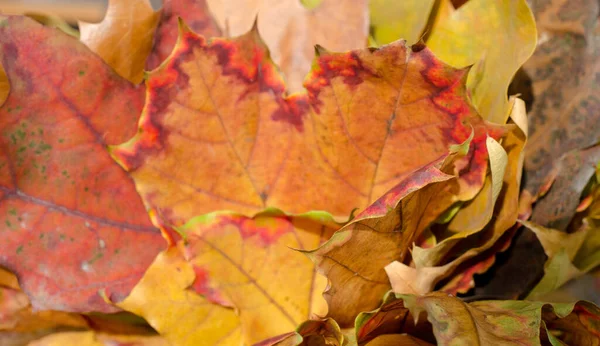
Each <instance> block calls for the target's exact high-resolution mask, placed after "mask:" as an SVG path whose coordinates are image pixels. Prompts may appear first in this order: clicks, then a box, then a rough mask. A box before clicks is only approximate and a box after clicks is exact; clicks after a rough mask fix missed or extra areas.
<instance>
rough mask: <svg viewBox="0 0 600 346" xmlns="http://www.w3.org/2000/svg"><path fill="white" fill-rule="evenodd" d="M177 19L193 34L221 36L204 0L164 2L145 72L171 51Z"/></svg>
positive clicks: (175, 35)
mask: <svg viewBox="0 0 600 346" xmlns="http://www.w3.org/2000/svg"><path fill="white" fill-rule="evenodd" d="M179 18H181V20H183V21H184V22H185V23H187V25H188V27H189V28H190V29H191V30H193V31H194V32H195V33H198V34H200V35H204V36H206V37H212V36H221V30H220V29H219V27H218V26H217V23H216V22H215V21H214V19H213V17H212V14H211V12H210V11H209V10H208V5H207V4H206V0H164V1H163V7H162V9H161V10H160V20H159V22H158V27H157V29H156V34H155V36H154V43H153V45H152V51H151V52H150V55H149V56H148V60H147V61H146V70H148V71H151V70H154V69H155V68H157V67H158V66H159V65H160V64H161V63H162V62H163V61H165V60H166V59H167V57H168V56H169V55H170V54H171V52H172V51H173V48H174V47H175V43H176V41H177V33H178V30H177V28H178V21H179Z"/></svg>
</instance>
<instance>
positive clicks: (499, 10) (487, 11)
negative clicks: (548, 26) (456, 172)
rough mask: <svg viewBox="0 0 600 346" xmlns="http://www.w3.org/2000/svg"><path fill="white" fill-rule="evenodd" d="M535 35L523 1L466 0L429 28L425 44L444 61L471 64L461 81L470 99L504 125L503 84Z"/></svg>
mask: <svg viewBox="0 0 600 346" xmlns="http://www.w3.org/2000/svg"><path fill="white" fill-rule="evenodd" d="M536 35H537V33H536V28H535V22H534V18H533V15H532V14H531V11H530V9H529V7H528V6H527V2H526V1H525V0H471V1H469V2H467V3H466V4H465V5H463V6H461V7H460V8H459V9H458V10H456V11H454V12H453V13H452V14H451V15H450V16H449V17H448V18H447V19H446V20H444V21H441V22H439V23H438V24H437V25H436V26H435V27H434V28H433V29H432V32H431V36H430V37H429V40H428V41H427V46H428V47H429V48H430V49H431V50H432V51H433V52H434V54H435V55H436V56H437V57H438V58H439V59H441V60H443V61H445V62H446V63H448V64H450V65H453V66H456V67H464V66H468V65H472V64H474V66H473V67H472V69H471V71H470V73H469V79H468V81H467V86H468V88H469V90H470V91H471V94H472V98H473V103H474V104H475V107H476V108H477V110H478V111H479V113H480V114H481V115H482V116H483V117H484V119H487V120H490V121H493V122H495V123H500V124H504V123H505V122H506V119H507V117H508V115H509V112H510V109H509V104H508V101H507V97H506V93H507V90H508V85H509V84H510V81H511V80H512V77H513V76H514V74H515V73H516V71H517V70H518V69H519V67H520V66H521V65H522V64H523V63H524V62H525V61H526V60H527V59H528V58H529V57H530V56H531V54H532V53H533V51H534V49H535V45H536Z"/></svg>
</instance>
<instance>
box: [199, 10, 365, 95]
mask: <svg viewBox="0 0 600 346" xmlns="http://www.w3.org/2000/svg"><path fill="white" fill-rule="evenodd" d="M208 4H209V7H210V9H211V11H212V12H213V13H214V16H215V20H216V21H217V23H219V26H220V27H221V28H222V30H223V32H225V33H226V34H227V35H228V36H238V35H243V34H245V33H247V32H248V31H249V30H250V29H251V28H252V26H253V23H254V21H255V20H256V22H257V25H258V32H259V33H260V36H261V38H262V39H263V40H264V42H265V44H266V45H267V47H269V51H270V52H271V57H272V58H273V61H275V63H276V64H277V66H279V68H280V69H281V71H282V73H283V76H285V79H286V86H287V88H288V90H290V91H292V92H297V91H302V90H303V88H302V81H303V80H304V77H305V76H306V74H307V73H308V72H309V70H310V68H311V62H312V60H313V57H314V54H315V53H314V47H315V45H320V46H323V47H326V48H327V49H330V50H332V51H334V52H343V51H348V50H351V49H358V48H363V47H365V45H366V43H367V35H368V30H369V12H368V2H367V1H366V0H321V1H320V2H319V4H318V5H317V6H316V7H314V8H311V9H306V8H304V7H303V6H302V5H301V4H300V1H298V0H255V1H246V0H234V1H232V0H230V1H218V0H208Z"/></svg>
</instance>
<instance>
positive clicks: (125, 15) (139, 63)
mask: <svg viewBox="0 0 600 346" xmlns="http://www.w3.org/2000/svg"><path fill="white" fill-rule="evenodd" d="M158 19H159V13H158V12H154V10H152V7H150V3H149V2H148V0H110V1H109V2H108V10H107V12H106V16H105V17H104V19H103V20H102V22H100V23H98V24H93V23H83V22H80V23H79V30H80V32H81V34H80V39H81V42H83V43H85V44H86V45H87V46H88V47H89V48H90V49H91V50H92V51H94V52H95V53H96V54H98V55H100V57H102V59H103V60H104V61H105V62H106V63H107V64H109V65H110V66H111V67H112V68H113V69H114V70H115V71H116V72H117V73H118V74H119V75H121V76H122V77H124V78H126V79H128V80H129V81H131V82H133V83H135V84H137V83H140V82H141V81H142V79H143V77H144V64H145V62H146V58H147V57H148V55H149V54H150V50H151V49H152V42H153V39H154V31H155V30H156V25H157V24H158Z"/></svg>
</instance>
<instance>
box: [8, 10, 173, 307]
mask: <svg viewBox="0 0 600 346" xmlns="http://www.w3.org/2000/svg"><path fill="white" fill-rule="evenodd" d="M0 61H1V62H2V64H3V66H4V69H5V71H6V74H7V76H8V79H9V81H10V84H11V92H10V95H9V96H8V99H7V100H6V102H5V103H4V105H3V106H2V108H0V167H2V170H1V171H0V219H1V220H0V222H1V225H2V226H0V227H1V228H0V236H2V242H1V243H0V254H1V255H0V264H1V265H3V266H6V267H7V268H9V269H11V270H13V271H14V272H15V273H16V274H17V275H18V277H19V280H20V283H21V285H22V288H23V290H24V291H25V292H26V293H27V294H28V295H29V297H30V299H31V303H32V306H33V307H34V308H35V309H55V310H66V311H90V310H98V311H104V312H110V311H115V310H117V309H116V308H115V307H113V306H111V305H108V304H106V303H105V302H104V301H103V299H102V298H101V296H100V295H99V294H98V291H99V290H105V291H106V292H105V293H106V294H107V295H108V297H109V298H111V299H113V300H120V299H122V298H124V297H125V296H126V295H127V294H128V293H129V291H130V289H131V288H132V287H133V286H134V285H135V284H136V283H137V281H138V279H139V278H140V277H141V275H142V274H143V273H144V271H145V270H146V268H147V266H148V265H149V264H150V263H151V261H152V260H153V259H154V257H155V255H156V254H157V253H158V252H159V251H160V250H161V248H162V247H163V246H164V242H163V240H162V239H161V237H160V234H159V232H158V230H157V229H156V228H154V227H153V226H152V224H151V223H150V220H149V218H148V216H147V214H146V211H145V209H144V206H143V204H142V202H141V200H140V198H139V196H138V195H137V193H136V191H135V187H134V185H133V182H132V181H131V180H130V178H129V177H128V176H127V174H126V173H125V172H124V171H123V170H122V169H120V168H119V166H118V165H117V164H116V163H114V162H113V161H112V160H111V158H110V156H109V155H108V153H107V151H106V150H105V148H106V146H107V145H109V144H114V143H120V142H122V141H123V140H125V139H127V138H128V137H130V136H131V135H132V134H133V133H134V132H135V124H136V121H137V116H138V114H140V112H141V108H142V104H143V101H144V89H143V88H142V87H135V86H133V85H132V84H130V83H129V82H127V81H126V80H124V79H122V78H121V77H119V76H117V75H116V74H115V73H114V72H113V71H112V70H110V68H109V67H107V66H106V65H105V64H104V63H103V62H102V60H100V58H98V57H97V56H96V55H94V54H93V53H91V52H90V51H89V50H88V49H87V48H86V47H85V46H84V45H83V44H81V43H79V42H78V41H77V40H76V39H74V38H72V37H69V36H67V35H64V34H62V33H61V32H60V31H58V30H54V29H50V28H46V27H43V26H41V25H39V24H37V23H35V22H34V21H32V20H30V19H28V18H25V17H0Z"/></svg>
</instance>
